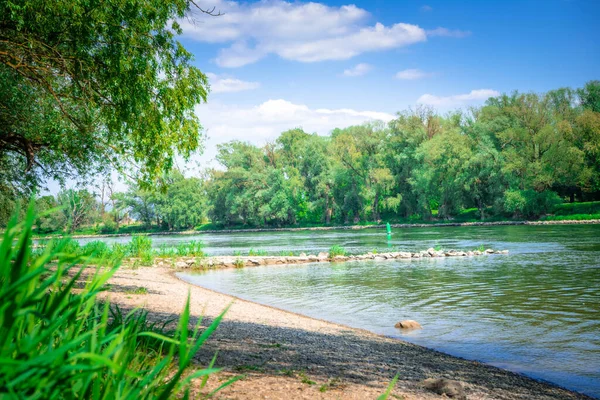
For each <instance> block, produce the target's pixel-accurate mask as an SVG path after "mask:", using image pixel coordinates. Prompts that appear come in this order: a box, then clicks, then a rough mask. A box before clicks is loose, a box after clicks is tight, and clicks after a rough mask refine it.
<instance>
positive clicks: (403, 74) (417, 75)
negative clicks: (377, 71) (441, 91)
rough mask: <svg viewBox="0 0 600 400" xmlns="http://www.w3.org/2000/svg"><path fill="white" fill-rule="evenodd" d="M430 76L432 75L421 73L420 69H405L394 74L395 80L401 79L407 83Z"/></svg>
mask: <svg viewBox="0 0 600 400" xmlns="http://www.w3.org/2000/svg"><path fill="white" fill-rule="evenodd" d="M430 76H433V73H431V72H425V71H421V70H420V69H405V70H403V71H400V72H398V73H397V74H396V78H397V79H403V80H408V81H414V80H417V79H423V78H428V77H430Z"/></svg>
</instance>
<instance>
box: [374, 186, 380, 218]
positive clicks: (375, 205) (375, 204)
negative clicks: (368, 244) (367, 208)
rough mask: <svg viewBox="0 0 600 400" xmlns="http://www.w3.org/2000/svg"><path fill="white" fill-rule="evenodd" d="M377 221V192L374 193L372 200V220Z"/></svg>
mask: <svg viewBox="0 0 600 400" xmlns="http://www.w3.org/2000/svg"><path fill="white" fill-rule="evenodd" d="M377 221H379V193H375V199H374V200H373V222H377Z"/></svg>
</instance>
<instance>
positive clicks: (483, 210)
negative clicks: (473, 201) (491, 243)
mask: <svg viewBox="0 0 600 400" xmlns="http://www.w3.org/2000/svg"><path fill="white" fill-rule="evenodd" d="M477 208H479V213H480V215H481V220H482V221H483V220H485V207H484V205H483V202H482V201H481V199H477Z"/></svg>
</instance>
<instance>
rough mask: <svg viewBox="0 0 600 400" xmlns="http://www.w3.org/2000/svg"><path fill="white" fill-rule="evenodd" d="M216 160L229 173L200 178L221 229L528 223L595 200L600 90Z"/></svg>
mask: <svg viewBox="0 0 600 400" xmlns="http://www.w3.org/2000/svg"><path fill="white" fill-rule="evenodd" d="M217 159H218V161H219V162H220V163H221V164H222V165H223V166H224V167H225V170H224V171H222V170H213V171H211V172H210V174H209V179H207V181H206V182H205V191H206V196H207V198H208V204H209V209H208V210H209V211H208V217H209V218H210V219H211V221H213V222H214V223H218V224H222V225H225V226H230V225H238V224H242V225H252V226H269V225H293V224H297V223H331V222H336V223H359V222H364V221H377V220H380V219H395V218H411V217H413V218H415V219H425V220H427V219H431V218H433V217H436V218H439V219H450V218H452V217H453V216H455V215H457V214H458V213H459V212H461V210H464V209H468V208H477V209H478V210H479V216H480V218H481V219H484V218H486V217H488V216H489V215H490V214H493V215H496V216H504V217H511V216H516V217H522V218H535V217H538V216H540V215H542V214H546V213H549V212H551V211H552V210H553V209H554V207H555V206H556V205H557V204H558V203H561V202H562V201H563V200H566V201H575V200H577V201H588V200H596V199H599V198H600V82H599V81H593V82H589V83H587V84H586V85H585V87H584V88H582V89H579V90H572V89H568V88H563V89H558V90H553V91H550V92H548V93H546V94H543V95H538V94H534V93H528V94H521V93H513V94H511V95H503V96H500V97H496V98H490V99H489V100H488V101H487V102H486V103H485V105H484V106H483V107H481V108H476V109H471V110H469V111H468V112H463V111H456V112H452V113H449V114H447V115H444V116H442V115H439V114H438V113H436V112H434V111H433V110H432V109H428V108H418V109H416V110H410V111H405V112H402V113H399V114H398V116H397V118H396V119H394V120H393V121H390V122H389V123H388V124H382V123H380V124H367V125H363V126H353V127H349V128H346V129H335V130H334V131H333V132H332V134H331V136H319V135H316V134H308V133H305V132H304V131H303V130H302V129H293V130H290V131H287V132H284V133H282V134H281V135H280V136H279V138H277V140H276V141H275V142H274V143H271V144H268V145H266V146H264V147H262V148H259V147H256V146H253V145H251V144H248V143H242V142H232V143H228V144H225V145H222V146H220V147H219V152H218V156H217ZM436 211H437V213H436ZM435 214H437V215H435Z"/></svg>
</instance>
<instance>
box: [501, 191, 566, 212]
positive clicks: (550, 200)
mask: <svg viewBox="0 0 600 400" xmlns="http://www.w3.org/2000/svg"><path fill="white" fill-rule="evenodd" d="M561 201H562V200H561V199H560V197H559V196H558V195H557V194H556V193H555V192H552V191H550V190H546V191H544V192H536V191H535V190H507V191H506V192H505V193H504V202H503V208H504V211H506V212H508V213H511V214H513V215H515V216H519V217H525V218H535V217H539V216H540V215H543V214H547V213H550V212H552V211H553V210H554V209H555V208H556V207H557V206H558V205H559V204H560V203H561Z"/></svg>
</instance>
